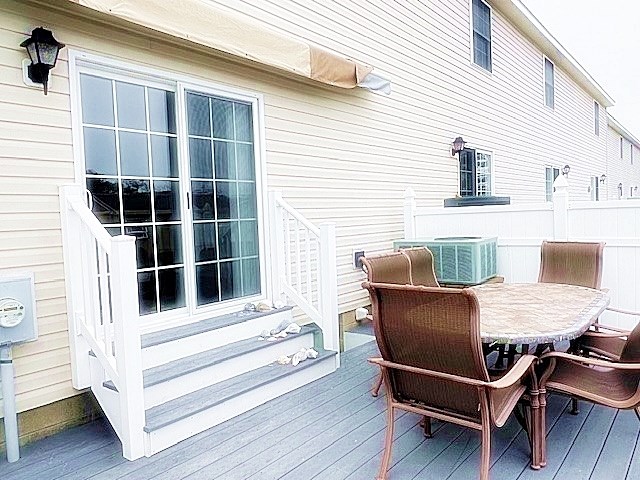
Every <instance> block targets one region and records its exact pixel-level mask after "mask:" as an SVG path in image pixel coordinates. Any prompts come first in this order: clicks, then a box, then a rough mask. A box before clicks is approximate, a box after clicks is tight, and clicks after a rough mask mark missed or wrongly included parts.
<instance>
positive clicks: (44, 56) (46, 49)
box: [38, 43, 58, 67]
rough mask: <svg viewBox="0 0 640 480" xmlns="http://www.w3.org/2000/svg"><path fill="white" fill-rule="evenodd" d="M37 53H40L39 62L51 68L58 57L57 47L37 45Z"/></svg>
mask: <svg viewBox="0 0 640 480" xmlns="http://www.w3.org/2000/svg"><path fill="white" fill-rule="evenodd" d="M38 52H39V53H40V62H41V63H44V64H45V65H48V66H50V67H53V66H54V65H55V64H56V59H57V57H58V46H57V45H48V44H46V43H38Z"/></svg>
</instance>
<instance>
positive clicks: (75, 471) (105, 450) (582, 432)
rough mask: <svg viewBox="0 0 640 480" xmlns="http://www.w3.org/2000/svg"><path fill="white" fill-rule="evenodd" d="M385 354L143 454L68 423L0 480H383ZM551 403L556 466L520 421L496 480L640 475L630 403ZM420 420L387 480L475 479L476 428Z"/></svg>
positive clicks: (95, 428) (348, 359)
mask: <svg viewBox="0 0 640 480" xmlns="http://www.w3.org/2000/svg"><path fill="white" fill-rule="evenodd" d="M376 354H377V349H376V347H375V343H373V342H372V343H368V344H366V345H363V346H361V347H357V348H355V349H353V350H349V351H348V352H346V353H344V354H343V363H342V368H340V369H339V370H338V371H337V372H335V373H334V374H332V375H329V376H328V377H325V378H323V379H321V380H318V381H316V382H314V383H312V384H309V385H307V386H305V387H302V388H300V389H298V390H295V391H293V392H291V393H289V394H288V395H285V396H284V397H280V398H277V399H275V400H272V401H270V402H268V403H266V404H264V405H262V406H260V407H258V408H256V409H254V410H251V411H250V412H247V413H245V414H243V415H241V416H239V417H237V418H234V419H232V420H229V421H227V422H225V423H223V424H221V425H219V426H217V427H215V428H212V429H210V430H207V431H205V432H203V433H201V434H199V435H196V436H195V437H192V438H190V439H188V440H185V441H183V442H181V443H179V444H178V445H175V446H174V447H171V448H169V449H167V450H165V451H163V452H160V453H158V454H156V455H154V456H153V457H151V458H143V459H140V460H137V461H135V462H128V461H126V460H125V459H123V458H122V455H121V447H120V443H119V441H118V439H117V437H116V436H115V434H114V433H113V431H112V430H111V428H110V426H109V425H108V424H107V423H106V422H104V421H100V422H94V423H91V424H87V425H84V426H81V427H77V428H73V429H69V430H67V431H65V432H63V433H60V434H58V435H55V436H52V437H50V438H47V439H45V440H41V441H39V442H36V443H34V444H31V445H29V446H27V447H24V448H23V449H22V452H21V453H22V459H21V460H20V461H19V462H17V463H14V464H8V463H7V462H6V459H4V458H2V459H0V479H2V480H9V479H11V480H14V479H15V480H18V479H24V480H32V479H48V480H53V479H88V478H91V479H94V480H99V479H101V480H113V479H131V480H133V479H137V480H142V479H149V478H159V479H162V480H169V479H183V478H184V479H190V480H195V479H214V478H224V479H230V480H245V479H256V480H258V479H259V480H270V479H288V480H302V479H304V480H307V479H309V480H310V479H327V480H340V479H349V480H361V479H373V478H375V475H376V472H377V469H378V466H379V464H380V455H381V450H382V445H383V440H384V429H385V415H384V411H385V401H384V398H383V396H382V395H381V397H380V398H378V399H375V398H373V397H371V395H370V393H369V388H370V387H371V385H372V384H373V382H374V381H375V378H376V374H377V371H376V370H375V369H374V368H373V367H372V366H371V365H369V364H368V363H367V362H366V358H367V356H372V355H376ZM568 403H569V401H568V399H565V398H561V397H551V398H550V399H549V408H548V419H547V425H548V428H549V433H548V437H547V438H548V440H547V444H548V449H549V450H548V465H547V467H546V468H544V469H543V470H540V471H538V472H536V471H533V470H530V469H529V466H528V461H529V447H528V444H527V440H526V435H525V433H524V432H523V431H522V430H521V429H520V427H519V425H518V423H517V422H516V421H515V419H513V418H511V419H510V420H509V421H508V422H507V424H506V425H505V426H504V427H503V428H501V429H497V430H495V431H494V434H493V442H492V468H491V478H493V479H500V480H516V479H518V480H523V479H531V480H534V479H535V480H543V479H562V480H579V479H591V480H598V479H606V480H623V479H627V480H632V479H638V478H640V448H636V444H637V441H638V434H639V431H640V424H639V423H638V421H637V419H636V418H635V415H634V414H633V412H631V411H627V412H617V411H616V410H613V409H608V408H604V407H597V406H596V407H594V406H592V405H590V404H586V403H582V404H581V412H580V414H579V415H577V416H572V415H569V414H567V413H566V411H567V406H568ZM418 422H419V418H418V417H417V416H415V415H412V414H408V413H407V414H404V415H402V416H401V418H400V419H399V420H398V421H397V423H396V432H395V433H396V441H395V443H394V450H393V457H392V464H393V468H392V469H391V470H390V473H389V480H410V479H422V478H424V479H438V480H439V479H458V480H469V479H474V478H477V472H478V465H479V461H480V459H479V449H478V447H479V441H480V436H479V433H478V432H475V431H471V430H469V429H464V428H461V427H457V426H455V425H451V424H446V423H441V422H435V423H434V427H435V428H436V429H437V430H436V431H435V435H434V438H432V439H429V440H426V439H425V438H424V437H423V436H422V431H421V429H420V428H419V427H418V425H417V424H418Z"/></svg>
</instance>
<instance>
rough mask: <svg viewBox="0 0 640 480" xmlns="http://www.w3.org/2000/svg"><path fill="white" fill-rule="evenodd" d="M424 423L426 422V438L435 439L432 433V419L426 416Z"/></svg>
mask: <svg viewBox="0 0 640 480" xmlns="http://www.w3.org/2000/svg"><path fill="white" fill-rule="evenodd" d="M423 421H424V436H425V437H426V438H433V432H432V431H431V417H427V416H425V417H424V419H423Z"/></svg>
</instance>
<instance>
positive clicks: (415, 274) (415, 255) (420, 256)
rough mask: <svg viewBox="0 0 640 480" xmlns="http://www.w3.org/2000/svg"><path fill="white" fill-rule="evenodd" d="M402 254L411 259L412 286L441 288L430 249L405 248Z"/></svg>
mask: <svg viewBox="0 0 640 480" xmlns="http://www.w3.org/2000/svg"><path fill="white" fill-rule="evenodd" d="M400 252H402V254H404V255H406V256H407V257H408V258H409V263H410V264H411V285H422V286H423V287H439V286H440V284H439V283H438V279H437V278H436V271H435V269H434V262H433V254H432V253H431V251H430V250H429V249H428V248H426V247H415V248H405V249H402V250H400ZM369 281H372V280H369ZM383 283H394V282H383Z"/></svg>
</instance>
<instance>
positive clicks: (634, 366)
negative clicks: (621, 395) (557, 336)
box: [540, 352, 640, 371]
mask: <svg viewBox="0 0 640 480" xmlns="http://www.w3.org/2000/svg"><path fill="white" fill-rule="evenodd" d="M553 358H556V359H561V360H567V361H570V362H574V363H583V364H585V365H593V366H596V367H605V368H615V369H618V370H637V371H640V363H621V362H611V361H608V360H600V359H597V358H592V357H581V356H579V355H572V354H570V353H564V352H549V353H545V354H544V355H542V356H541V357H540V361H543V360H547V359H553Z"/></svg>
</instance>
